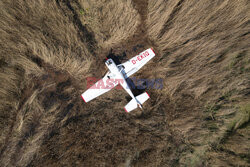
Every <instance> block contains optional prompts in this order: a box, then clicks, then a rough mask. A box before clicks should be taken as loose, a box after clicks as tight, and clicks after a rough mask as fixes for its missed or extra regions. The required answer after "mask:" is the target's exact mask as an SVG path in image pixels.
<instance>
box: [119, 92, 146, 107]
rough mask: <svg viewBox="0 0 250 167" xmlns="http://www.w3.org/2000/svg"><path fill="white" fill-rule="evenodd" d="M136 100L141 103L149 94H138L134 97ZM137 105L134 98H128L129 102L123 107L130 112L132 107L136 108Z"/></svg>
mask: <svg viewBox="0 0 250 167" xmlns="http://www.w3.org/2000/svg"><path fill="white" fill-rule="evenodd" d="M135 98H136V99H137V100H138V102H139V103H140V105H141V104H143V103H144V102H145V101H147V100H148V99H149V95H148V93H147V92H144V93H142V94H140V95H138V96H136V97H135ZM137 107H138V103H137V101H136V100H135V99H132V100H130V102H129V103H128V104H127V105H126V106H125V107H124V109H125V111H126V112H130V111H132V110H134V109H136V108H137Z"/></svg>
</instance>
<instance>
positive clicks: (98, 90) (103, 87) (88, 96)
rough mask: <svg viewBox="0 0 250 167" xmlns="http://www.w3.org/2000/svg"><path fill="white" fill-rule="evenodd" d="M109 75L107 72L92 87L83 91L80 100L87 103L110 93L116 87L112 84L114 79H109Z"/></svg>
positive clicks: (115, 84)
mask: <svg viewBox="0 0 250 167" xmlns="http://www.w3.org/2000/svg"><path fill="white" fill-rule="evenodd" d="M109 74H110V73H109V72H108V73H107V74H106V75H105V76H104V77H103V78H102V79H100V80H99V81H97V82H96V83H95V84H94V85H92V86H91V87H90V88H89V89H88V90H87V91H85V92H84V93H83V94H82V95H81V96H82V99H83V100H84V101H85V102H86V103H87V102H89V101H90V100H93V99H94V98H96V97H98V96H100V95H102V94H104V93H106V92H108V91H110V90H111V89H112V88H114V87H115V86H117V85H118V83H116V82H114V79H112V78H110V75H109Z"/></svg>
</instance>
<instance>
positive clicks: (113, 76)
mask: <svg viewBox="0 0 250 167" xmlns="http://www.w3.org/2000/svg"><path fill="white" fill-rule="evenodd" d="M154 56H155V53H154V51H153V49H152V48H150V49H147V50H145V51H143V52H141V53H140V54H139V55H137V56H135V57H133V58H131V59H129V60H128V61H126V62H125V63H122V64H119V65H116V64H115V62H114V61H113V60H112V59H107V60H106V62H105V64H106V66H107V67H108V69H109V71H108V72H107V73H106V74H105V76H104V77H103V78H102V79H101V80H99V81H97V82H96V83H95V84H94V85H92V86H91V87H90V88H89V89H88V90H87V91H85V92H84V93H83V94H82V95H81V96H82V99H83V100H84V101H85V102H86V103H87V102H89V101H90V100H92V99H94V98H96V97H98V96H100V95H102V94H104V93H106V92H108V91H109V90H111V89H112V88H114V87H115V86H117V85H118V84H120V85H121V86H122V87H123V88H124V89H125V90H126V91H127V92H128V94H129V95H130V96H131V97H132V100H131V101H130V102H129V103H128V104H127V105H126V106H125V107H124V109H125V111H126V112H130V111H132V110H134V109H136V108H137V107H139V108H141V109H142V104H143V103H144V102H145V101H147V100H148V98H149V95H148V93H147V92H144V93H142V94H140V95H138V96H135V95H134V94H133V93H132V91H131V88H130V86H129V85H128V83H127V81H126V79H127V78H128V77H130V76H131V75H133V74H134V73H135V72H137V71H138V70H139V69H140V68H142V67H143V66H144V65H145V64H146V63H147V62H148V61H149V60H150V59H152V58H153V57H154ZM101 82H102V84H101ZM97 85H102V87H100V86H99V87H98V86H97Z"/></svg>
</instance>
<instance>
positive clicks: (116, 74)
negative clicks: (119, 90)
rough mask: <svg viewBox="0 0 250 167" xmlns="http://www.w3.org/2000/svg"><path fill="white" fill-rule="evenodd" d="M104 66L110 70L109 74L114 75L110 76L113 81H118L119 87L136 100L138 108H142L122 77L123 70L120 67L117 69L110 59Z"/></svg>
mask: <svg viewBox="0 0 250 167" xmlns="http://www.w3.org/2000/svg"><path fill="white" fill-rule="evenodd" d="M105 64H106V66H107V67H108V69H109V70H110V72H111V73H112V74H113V75H114V76H112V78H113V79H119V81H120V84H121V86H122V87H123V88H124V89H125V90H126V91H127V92H128V94H129V95H130V96H131V97H132V98H133V99H135V100H136V102H137V103H138V105H139V107H140V108H142V106H141V104H140V102H139V101H138V100H137V99H136V97H135V96H134V94H133V93H132V91H131V89H130V87H129V85H128V83H127V81H126V79H125V77H124V72H123V70H124V69H123V68H122V67H120V68H119V67H118V66H117V65H116V64H115V62H114V61H113V60H112V59H108V60H107V61H106V62H105Z"/></svg>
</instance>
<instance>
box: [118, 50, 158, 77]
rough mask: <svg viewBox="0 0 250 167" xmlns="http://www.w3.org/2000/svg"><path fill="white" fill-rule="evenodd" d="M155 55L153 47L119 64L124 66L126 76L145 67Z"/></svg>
mask: <svg viewBox="0 0 250 167" xmlns="http://www.w3.org/2000/svg"><path fill="white" fill-rule="evenodd" d="M154 56H155V53H154V51H153V49H152V48H150V49H147V50H145V51H143V52H141V53H140V54H139V55H137V56H135V57H133V58H131V59H130V60H128V61H126V62H125V63H122V64H120V65H118V66H123V67H124V72H125V77H129V76H131V75H133V74H134V73H135V72H137V71H138V70H139V69H140V68H141V67H143V66H144V65H145V64H146V63H147V62H148V61H149V60H150V59H152V58H153V57H154Z"/></svg>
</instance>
